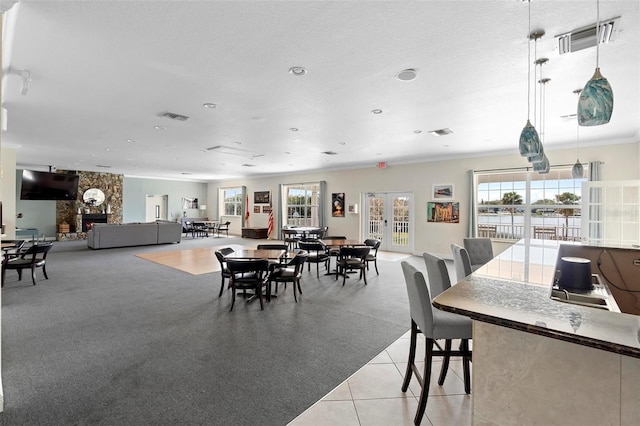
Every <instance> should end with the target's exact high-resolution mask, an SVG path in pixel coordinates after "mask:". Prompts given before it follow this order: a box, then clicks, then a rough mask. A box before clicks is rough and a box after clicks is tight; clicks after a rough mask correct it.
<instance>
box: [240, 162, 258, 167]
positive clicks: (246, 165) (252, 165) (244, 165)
mask: <svg viewBox="0 0 640 426" xmlns="http://www.w3.org/2000/svg"><path fill="white" fill-rule="evenodd" d="M255 166H256V165H255V164H248V163H245V164H242V167H255Z"/></svg>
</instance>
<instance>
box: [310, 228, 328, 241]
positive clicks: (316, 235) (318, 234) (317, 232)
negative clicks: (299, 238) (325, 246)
mask: <svg viewBox="0 0 640 426" xmlns="http://www.w3.org/2000/svg"><path fill="white" fill-rule="evenodd" d="M324 233H325V231H324V229H312V230H311V231H309V233H308V234H307V235H308V236H309V238H311V239H322V236H323V235H324Z"/></svg>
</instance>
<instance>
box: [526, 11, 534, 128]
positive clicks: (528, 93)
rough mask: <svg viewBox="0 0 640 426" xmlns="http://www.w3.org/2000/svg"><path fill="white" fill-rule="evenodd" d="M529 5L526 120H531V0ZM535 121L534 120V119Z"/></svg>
mask: <svg viewBox="0 0 640 426" xmlns="http://www.w3.org/2000/svg"><path fill="white" fill-rule="evenodd" d="M528 3H529V32H528V33H527V49H528V50H527V52H528V53H527V120H530V119H531V0H528ZM534 121H535V119H534Z"/></svg>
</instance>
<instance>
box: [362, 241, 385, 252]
mask: <svg viewBox="0 0 640 426" xmlns="http://www.w3.org/2000/svg"><path fill="white" fill-rule="evenodd" d="M364 244H365V245H367V246H369V247H371V250H373V251H374V254H378V249H379V248H380V244H382V241H380V240H375V239H373V238H368V239H366V240H364Z"/></svg>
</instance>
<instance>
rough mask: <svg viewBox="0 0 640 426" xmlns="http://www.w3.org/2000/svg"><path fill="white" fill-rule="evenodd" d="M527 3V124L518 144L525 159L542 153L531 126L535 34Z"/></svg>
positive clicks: (534, 130) (534, 129)
mask: <svg viewBox="0 0 640 426" xmlns="http://www.w3.org/2000/svg"><path fill="white" fill-rule="evenodd" d="M527 3H529V33H528V34H529V37H528V38H529V39H528V40H527V123H526V124H525V126H524V128H523V129H522V132H520V140H519V142H518V148H519V150H520V155H521V156H523V157H530V156H531V155H537V154H538V153H540V138H539V137H538V132H537V131H536V128H535V127H533V125H532V124H531V40H532V39H533V37H534V33H532V32H531V0H528V1H527ZM536 34H539V33H536ZM540 37H541V35H540V36H538V37H536V38H535V40H537V39H538V38H540Z"/></svg>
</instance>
